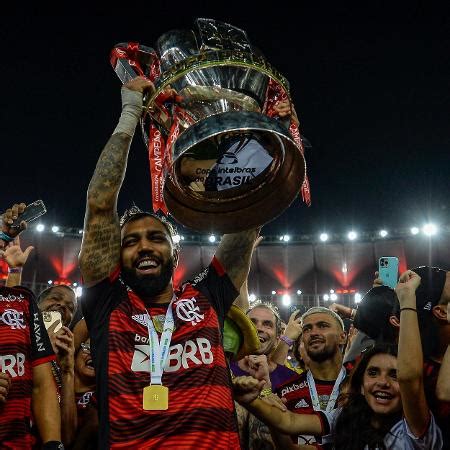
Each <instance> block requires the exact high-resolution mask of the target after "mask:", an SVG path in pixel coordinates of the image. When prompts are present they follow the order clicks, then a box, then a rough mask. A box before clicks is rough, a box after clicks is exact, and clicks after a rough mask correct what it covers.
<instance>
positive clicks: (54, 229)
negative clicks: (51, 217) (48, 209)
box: [52, 225, 59, 233]
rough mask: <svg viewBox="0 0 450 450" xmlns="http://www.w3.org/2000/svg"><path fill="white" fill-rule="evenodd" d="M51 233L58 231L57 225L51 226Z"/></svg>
mask: <svg viewBox="0 0 450 450" xmlns="http://www.w3.org/2000/svg"><path fill="white" fill-rule="evenodd" d="M52 231H53V233H57V232H58V231H59V227H58V226H57V225H53V226H52Z"/></svg>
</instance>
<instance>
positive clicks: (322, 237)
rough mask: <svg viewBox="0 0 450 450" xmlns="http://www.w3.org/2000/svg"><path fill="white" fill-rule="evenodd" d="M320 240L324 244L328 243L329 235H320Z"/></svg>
mask: <svg viewBox="0 0 450 450" xmlns="http://www.w3.org/2000/svg"><path fill="white" fill-rule="evenodd" d="M319 239H320V240H321V241H322V242H326V241H328V234H327V233H320V236H319Z"/></svg>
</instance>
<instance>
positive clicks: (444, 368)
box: [436, 303, 450, 402]
mask: <svg viewBox="0 0 450 450" xmlns="http://www.w3.org/2000/svg"><path fill="white" fill-rule="evenodd" d="M447 321H448V322H449V323H450V303H448V304H447ZM436 396H437V398H438V400H440V401H442V402H450V344H449V345H448V346H447V350H446V351H445V355H444V359H443V360H442V365H441V368H440V370H439V376H438V380H437V385H436Z"/></svg>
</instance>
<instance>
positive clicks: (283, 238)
mask: <svg viewBox="0 0 450 450" xmlns="http://www.w3.org/2000/svg"><path fill="white" fill-rule="evenodd" d="M290 240H291V236H289V235H288V234H283V236H280V241H283V242H289V241H290Z"/></svg>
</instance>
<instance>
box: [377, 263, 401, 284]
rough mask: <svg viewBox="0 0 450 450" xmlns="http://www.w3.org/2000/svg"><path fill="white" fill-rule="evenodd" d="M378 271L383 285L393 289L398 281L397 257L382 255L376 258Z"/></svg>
mask: <svg viewBox="0 0 450 450" xmlns="http://www.w3.org/2000/svg"><path fill="white" fill-rule="evenodd" d="M378 273H379V277H380V279H381V281H382V282H383V285H384V286H389V287H390V288H392V289H394V288H395V286H397V282H398V258H397V257H396V256H382V257H381V258H380V259H379V260H378Z"/></svg>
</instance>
